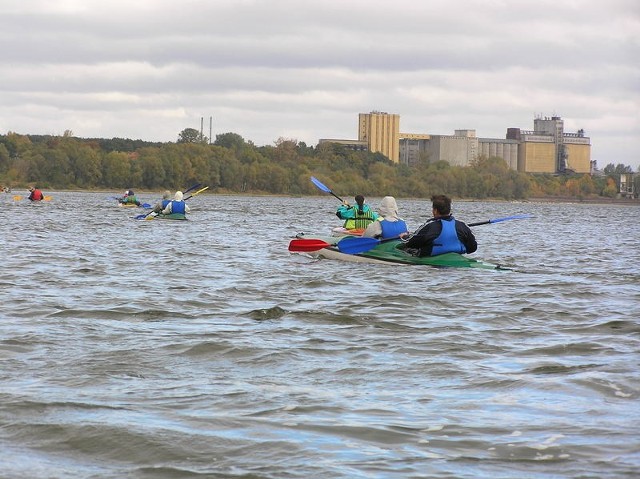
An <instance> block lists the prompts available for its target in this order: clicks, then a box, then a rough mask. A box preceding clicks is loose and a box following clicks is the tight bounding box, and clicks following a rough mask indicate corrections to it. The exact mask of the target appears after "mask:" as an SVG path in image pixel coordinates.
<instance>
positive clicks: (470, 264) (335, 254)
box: [289, 233, 509, 270]
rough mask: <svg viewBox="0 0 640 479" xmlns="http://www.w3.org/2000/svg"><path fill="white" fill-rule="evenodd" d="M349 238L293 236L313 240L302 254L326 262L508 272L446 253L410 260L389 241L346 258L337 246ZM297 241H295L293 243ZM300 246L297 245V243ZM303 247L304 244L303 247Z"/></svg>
mask: <svg viewBox="0 0 640 479" xmlns="http://www.w3.org/2000/svg"><path fill="white" fill-rule="evenodd" d="M348 237H349V236H343V237H335V236H332V237H319V236H315V237H313V236H306V235H304V234H302V233H301V234H298V235H296V239H298V240H304V239H308V240H315V241H316V243H314V242H313V241H309V242H308V244H309V245H310V248H309V250H308V251H304V252H305V253H306V254H308V255H310V256H312V257H314V258H326V259H337V260H341V261H348V262H352V263H378V264H379V263H386V264H390V263H391V264H405V265H425V266H433V267H438V268H477V269H494V270H497V269H509V268H505V267H502V266H500V265H497V264H492V263H487V262H485V261H482V260H478V259H475V258H470V257H468V256H465V255H462V254H458V253H445V254H441V255H438V256H423V257H419V256H413V255H411V254H409V253H407V252H405V251H404V250H402V249H400V248H398V246H400V245H401V244H402V242H401V241H400V240H390V241H382V242H380V243H378V244H377V245H376V246H375V247H373V248H371V249H370V250H368V251H365V252H362V253H357V254H348V253H343V252H341V251H340V249H339V245H338V242H339V241H340V240H341V239H343V238H348ZM293 241H296V240H293ZM323 242H325V243H327V245H325V246H324V247H322V246H323ZM298 244H300V243H298ZM303 244H304V243H303ZM314 244H317V246H318V247H317V249H315V250H313V249H314ZM289 249H290V251H298V252H303V248H299V249H296V248H294V249H293V250H292V249H291V247H290V248H289Z"/></svg>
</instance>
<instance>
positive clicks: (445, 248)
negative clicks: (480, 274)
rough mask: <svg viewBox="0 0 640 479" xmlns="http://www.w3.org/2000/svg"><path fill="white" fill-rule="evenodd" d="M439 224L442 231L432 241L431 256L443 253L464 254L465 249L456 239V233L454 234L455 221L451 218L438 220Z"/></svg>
mask: <svg viewBox="0 0 640 479" xmlns="http://www.w3.org/2000/svg"><path fill="white" fill-rule="evenodd" d="M440 224H441V225H442V231H441V232H440V235H439V236H438V237H437V238H436V239H434V240H433V248H432V249H431V256H436V255H439V254H444V253H461V254H462V253H466V252H467V248H465V246H464V245H463V244H462V242H461V241H460V240H459V239H458V233H456V220H454V219H453V218H451V219H450V220H440Z"/></svg>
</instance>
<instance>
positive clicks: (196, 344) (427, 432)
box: [0, 192, 640, 479]
mask: <svg viewBox="0 0 640 479" xmlns="http://www.w3.org/2000/svg"><path fill="white" fill-rule="evenodd" d="M47 194H52V196H53V197H54V200H53V201H51V202H50V203H46V204H38V205H32V204H28V203H26V202H14V201H12V197H11V195H2V196H1V197H0V202H1V203H2V207H3V211H4V213H3V220H2V235H1V237H0V247H1V251H2V257H3V269H2V272H1V273H0V300H1V301H2V321H1V322H0V361H1V363H0V364H1V365H2V368H1V369H0V399H1V401H0V463H1V464H3V466H2V469H3V472H2V476H3V477H11V478H34V477H38V478H44V477H65V478H76V477H77V478H86V477H96V478H97V477H100V478H103V477H114V478H115V477H139V478H147V477H154V478H156V477H161V478H165V477H166V478H174V477H175V478H178V477H220V478H222V477H225V478H226V477H245V478H249V477H251V478H283V477H289V478H298V477H300V478H302V477H305V478H327V477H331V478H390V477H394V478H407V477H434V478H438V477H442V478H445V477H446V478H450V477H456V478H460V477H473V478H478V477H491V478H512V477H517V476H521V477H527V478H545V479H546V478H558V477H567V478H569V477H570V478H578V477H634V475H635V474H636V473H637V471H638V470H639V468H640V456H639V455H638V448H637V437H638V436H637V431H636V429H637V426H636V424H637V422H638V408H637V401H638V396H639V389H638V384H639V382H640V381H639V379H640V377H639V376H640V373H639V372H638V370H637V364H638V360H639V353H638V351H640V344H639V343H640V325H639V323H638V319H637V311H638V309H639V305H640V289H639V288H638V284H640V246H639V243H638V241H637V240H636V238H637V231H636V230H637V225H638V222H639V221H638V220H639V217H640V214H639V209H638V208H637V207H629V206H611V205H582V204H536V203H527V202H523V203H508V202H498V203H489V202H456V203H455V204H454V214H455V215H456V216H457V217H458V218H459V219H462V220H464V221H467V222H475V221H482V220H486V219H491V218H499V217H505V216H510V215H514V214H521V213H531V214H534V215H535V218H533V219H529V220H520V221H509V222H502V223H496V224H492V225H483V226H478V227H476V228H474V231H475V233H476V236H477V238H478V242H479V244H480V248H479V251H478V252H477V253H476V254H474V255H473V256H474V257H477V258H482V259H484V260H486V261H490V262H493V263H499V264H503V265H506V266H509V267H512V268H514V270H513V271H483V270H443V269H433V268H428V267H403V266H396V265H371V264H354V263H341V262H338V261H330V260H320V261H316V260H313V259H311V258H309V257H306V256H302V255H291V254H289V252H288V251H287V245H288V242H289V240H290V238H291V237H292V236H293V235H295V234H296V233H298V232H306V233H326V232H328V231H329V230H330V228H331V227H333V226H336V225H337V222H336V218H335V216H334V215H333V213H334V211H335V208H336V207H337V206H338V205H337V200H335V199H334V198H333V197H330V196H323V197H317V198H270V197H252V198H248V197H232V196H217V195H209V196H205V195H201V196H199V197H196V198H193V199H192V200H191V201H190V204H191V207H192V209H193V212H192V214H191V215H190V219H191V221H188V222H171V221H139V220H135V219H133V218H132V217H134V216H136V214H139V213H140V211H130V210H125V209H122V208H117V207H115V205H114V204H113V203H114V202H113V200H110V199H109V195H108V194H98V193H57V192H53V193H51V192H47ZM140 199H141V201H146V202H149V203H153V202H154V201H155V200H156V198H155V197H154V196H153V195H140ZM369 201H370V202H371V203H372V204H373V205H375V204H377V202H378V201H379V199H376V198H371V199H369ZM399 206H400V210H401V216H403V217H404V218H405V219H406V220H407V222H408V223H409V225H410V227H412V228H415V227H417V226H418V225H419V224H420V223H421V222H422V221H423V220H424V219H425V218H426V217H427V215H428V214H429V212H430V205H429V203H428V202H426V201H417V200H399Z"/></svg>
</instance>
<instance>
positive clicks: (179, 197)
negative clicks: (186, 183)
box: [173, 191, 183, 201]
mask: <svg viewBox="0 0 640 479" xmlns="http://www.w3.org/2000/svg"><path fill="white" fill-rule="evenodd" d="M182 197H183V194H182V191H176V194H175V196H174V197H173V199H174V200H176V201H182Z"/></svg>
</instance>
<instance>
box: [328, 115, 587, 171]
mask: <svg viewBox="0 0 640 479" xmlns="http://www.w3.org/2000/svg"><path fill="white" fill-rule="evenodd" d="M533 126H534V128H533V130H522V129H520V128H507V134H506V137H505V138H504V139H502V138H478V137H477V136H476V131H475V130H455V132H454V134H453V135H433V134H421V133H401V132H400V115H398V114H389V113H385V112H379V111H372V112H371V113H360V114H359V115H358V139H357V140H337V139H321V140H320V143H327V142H330V143H339V144H341V145H344V146H345V147H347V148H353V149H358V150H368V151H371V152H379V153H382V154H383V155H385V156H386V157H387V158H389V159H390V160H391V161H393V162H395V163H402V164H406V165H410V166H411V165H415V164H417V163H418V162H419V161H422V160H428V161H429V162H431V163H435V162H437V161H446V162H448V163H450V164H451V165H454V166H468V165H470V164H471V163H472V162H473V161H474V160H476V159H478V158H480V157H486V158H491V157H499V158H502V159H504V160H505V162H506V163H507V165H508V166H509V168H511V169H513V170H516V171H520V172H524V173H560V172H568V171H569V172H575V173H589V172H590V171H591V139H590V138H589V137H586V136H584V130H579V131H578V132H576V133H566V132H565V131H564V121H563V120H562V118H560V117H558V116H552V117H545V118H542V117H538V118H535V119H534V125H533Z"/></svg>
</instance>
